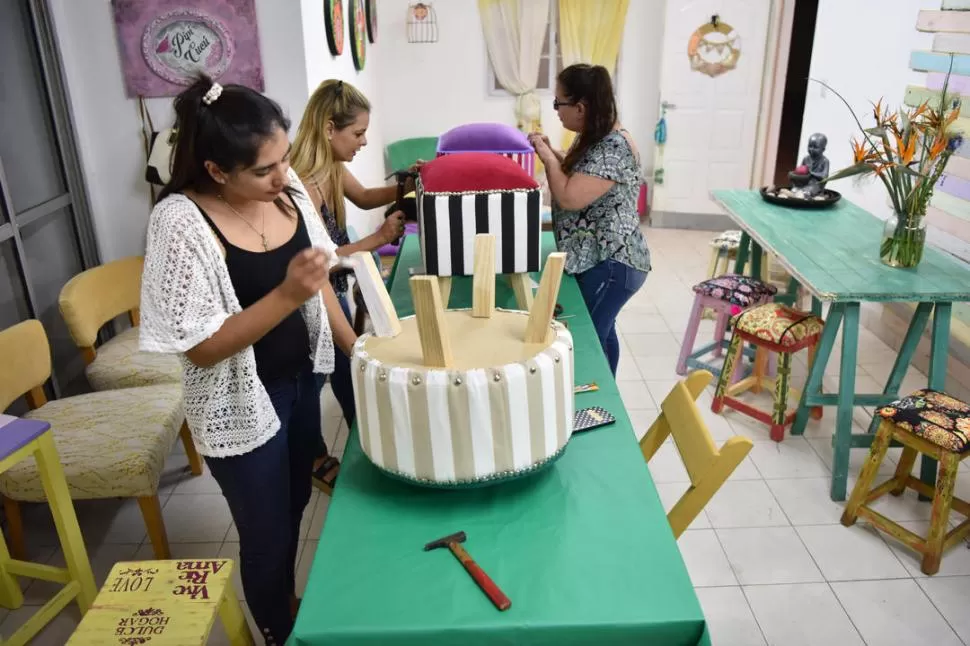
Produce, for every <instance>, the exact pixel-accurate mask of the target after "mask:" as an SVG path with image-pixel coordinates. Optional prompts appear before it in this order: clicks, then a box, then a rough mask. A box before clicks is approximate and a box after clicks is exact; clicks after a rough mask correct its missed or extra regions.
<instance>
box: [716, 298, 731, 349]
mask: <svg viewBox="0 0 970 646" xmlns="http://www.w3.org/2000/svg"><path fill="white" fill-rule="evenodd" d="M730 320H731V313H730V312H729V311H728V310H726V309H725V310H721V311H719V312H718V313H717V321H715V323H714V356H715V357H720V356H721V355H722V354H724V348H722V347H721V346H723V345H724V335H725V334H727V328H728V322H730Z"/></svg>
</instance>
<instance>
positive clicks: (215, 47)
mask: <svg viewBox="0 0 970 646" xmlns="http://www.w3.org/2000/svg"><path fill="white" fill-rule="evenodd" d="M111 6H112V10H113V13H114V21H115V28H116V30H117V33H118V47H119V53H120V55H121V66H122V73H123V74H124V77H125V90H126V92H127V94H128V96H130V97H136V96H141V97H163V96H164V97H168V96H176V95H177V94H178V93H179V92H181V91H182V90H184V89H185V87H186V86H187V85H190V84H191V83H192V82H193V81H194V80H195V78H196V77H197V76H198V75H199V73H205V74H207V75H208V76H210V77H211V78H212V79H213V80H218V81H219V82H220V83H222V84H227V83H238V84H240V85H245V86H247V87H251V88H253V89H255V90H262V89H263V65H262V61H261V59H260V55H259V35H258V33H257V30H256V8H255V0H202V1H196V2H187V1H186V0H112V3H111Z"/></svg>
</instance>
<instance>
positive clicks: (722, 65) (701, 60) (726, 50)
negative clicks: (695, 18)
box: [687, 15, 741, 77]
mask: <svg viewBox="0 0 970 646" xmlns="http://www.w3.org/2000/svg"><path fill="white" fill-rule="evenodd" d="M687 57H688V58H689V59H690V68H691V69H692V70H694V71H695V72H700V73H701V74H707V75H708V76H711V77H714V76H720V75H721V74H724V73H725V72H728V71H730V70H733V69H734V68H735V67H737V65H738V59H739V58H740V57H741V37H740V36H738V34H737V32H736V31H734V28H733V27H732V26H731V25H729V24H727V23H726V22H721V18H720V16H717V15H714V16H711V21H710V22H706V23H704V24H703V25H701V26H700V27H698V28H697V30H696V31H694V33H693V34H691V37H690V41H688V43H687Z"/></svg>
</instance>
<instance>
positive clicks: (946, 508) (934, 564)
mask: <svg viewBox="0 0 970 646" xmlns="http://www.w3.org/2000/svg"><path fill="white" fill-rule="evenodd" d="M923 459H924V462H923V464H924V465H925V464H926V462H925V459H926V455H925V454H924V455H923ZM959 468H960V456H959V455H957V454H956V453H949V452H947V453H944V454H943V455H942V456H941V458H940V475H939V477H938V478H937V480H936V495H934V496H933V511H932V512H931V514H930V531H929V533H928V534H927V535H926V552H925V553H924V555H923V562H922V564H921V567H920V569H921V570H922V571H923V573H924V574H928V575H933V574H936V573H937V572H939V571H940V561H941V559H942V558H943V543H944V542H945V540H946V531H947V528H948V527H949V520H950V507H951V506H952V504H953V489H954V487H955V486H956V483H957V469H959Z"/></svg>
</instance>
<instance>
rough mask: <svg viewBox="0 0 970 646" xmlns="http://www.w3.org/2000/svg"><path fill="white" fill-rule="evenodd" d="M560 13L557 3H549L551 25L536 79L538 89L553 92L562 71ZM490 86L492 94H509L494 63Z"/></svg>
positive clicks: (489, 69)
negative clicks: (497, 73) (496, 73)
mask: <svg viewBox="0 0 970 646" xmlns="http://www.w3.org/2000/svg"><path fill="white" fill-rule="evenodd" d="M558 26H559V14H558V12H557V11H556V3H555V2H550V3H549V25H548V27H547V28H546V38H545V40H543V41H542V54H541V55H540V57H539V78H538V79H536V89H537V90H539V91H540V92H541V91H549V92H552V91H553V90H555V88H556V76H557V75H558V74H559V72H561V71H562V53H561V52H560V51H559V30H558V29H557V27H558ZM488 81H489V83H488V88H489V94H491V95H492V96H508V94H509V93H508V90H506V89H505V88H503V87H502V84H501V83H499V82H498V78H497V77H496V76H495V70H494V69H492V64H491V63H489V64H488Z"/></svg>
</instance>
